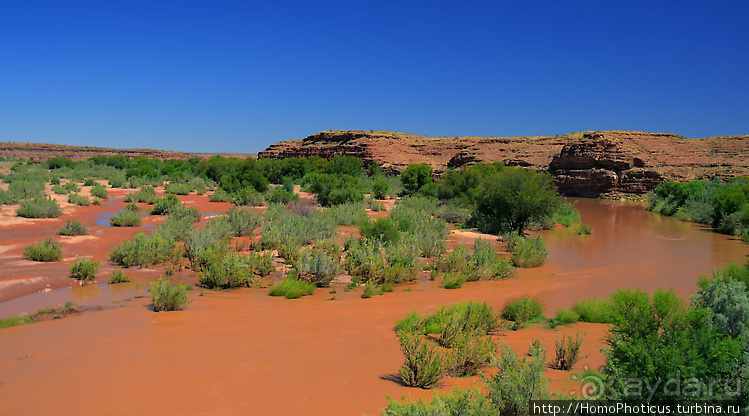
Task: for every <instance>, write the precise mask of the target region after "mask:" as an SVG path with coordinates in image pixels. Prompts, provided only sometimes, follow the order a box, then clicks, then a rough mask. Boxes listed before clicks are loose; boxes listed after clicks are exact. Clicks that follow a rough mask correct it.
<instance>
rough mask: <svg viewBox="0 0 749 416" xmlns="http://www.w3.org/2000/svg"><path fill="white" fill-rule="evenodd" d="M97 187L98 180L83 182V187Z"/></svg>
mask: <svg viewBox="0 0 749 416" xmlns="http://www.w3.org/2000/svg"><path fill="white" fill-rule="evenodd" d="M94 185H96V180H95V179H94V178H86V180H84V181H83V186H94Z"/></svg>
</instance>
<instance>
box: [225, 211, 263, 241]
mask: <svg viewBox="0 0 749 416" xmlns="http://www.w3.org/2000/svg"><path fill="white" fill-rule="evenodd" d="M226 218H227V220H228V221H229V226H230V227H231V230H232V231H233V232H234V235H235V236H237V237H241V236H245V235H251V234H252V231H253V230H254V229H255V228H257V227H259V226H260V223H261V222H262V220H263V219H262V216H260V215H259V214H257V213H255V212H254V211H252V210H249V209H237V208H229V212H228V214H227V217H226Z"/></svg>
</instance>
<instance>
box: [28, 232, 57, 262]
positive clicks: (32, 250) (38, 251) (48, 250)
mask: <svg viewBox="0 0 749 416" xmlns="http://www.w3.org/2000/svg"><path fill="white" fill-rule="evenodd" d="M60 247H61V244H60V243H59V242H57V241H55V240H53V239H52V237H47V238H46V239H45V240H44V241H42V242H40V243H36V244H32V245H30V246H27V247H26V248H25V249H24V250H23V257H25V258H27V259H29V260H33V261H44V262H50V261H57V260H60V258H62V250H60Z"/></svg>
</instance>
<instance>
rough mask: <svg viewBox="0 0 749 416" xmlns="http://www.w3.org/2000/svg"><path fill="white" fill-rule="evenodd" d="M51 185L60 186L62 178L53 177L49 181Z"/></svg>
mask: <svg viewBox="0 0 749 416" xmlns="http://www.w3.org/2000/svg"><path fill="white" fill-rule="evenodd" d="M49 184H50V185H59V184H60V178H59V177H57V176H53V177H52V179H50V180H49Z"/></svg>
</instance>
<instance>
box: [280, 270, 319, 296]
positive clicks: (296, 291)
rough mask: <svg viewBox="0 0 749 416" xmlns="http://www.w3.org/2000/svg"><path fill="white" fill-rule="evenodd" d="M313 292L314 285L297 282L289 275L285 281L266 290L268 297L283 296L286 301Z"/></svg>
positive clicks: (294, 277)
mask: <svg viewBox="0 0 749 416" xmlns="http://www.w3.org/2000/svg"><path fill="white" fill-rule="evenodd" d="M314 292H315V285H314V284H312V283H309V282H305V281H303V280H297V278H296V276H294V274H293V273H291V274H290V275H289V276H288V277H286V279H284V280H283V281H281V283H279V284H278V285H276V286H271V287H270V288H269V289H268V295H270V296H283V297H284V298H286V299H297V298H301V297H302V296H306V295H311V294H312V293H314Z"/></svg>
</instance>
